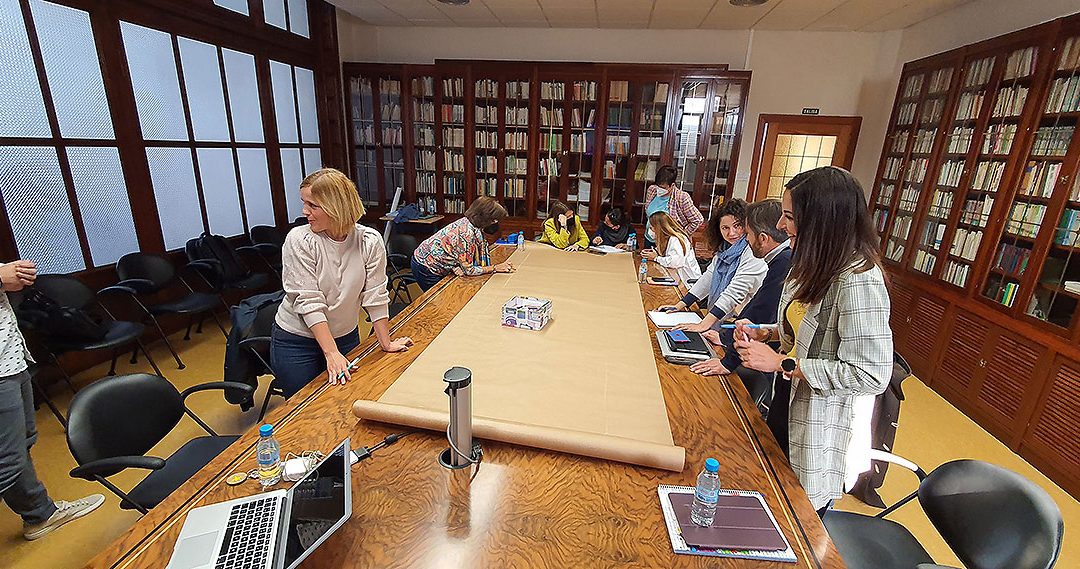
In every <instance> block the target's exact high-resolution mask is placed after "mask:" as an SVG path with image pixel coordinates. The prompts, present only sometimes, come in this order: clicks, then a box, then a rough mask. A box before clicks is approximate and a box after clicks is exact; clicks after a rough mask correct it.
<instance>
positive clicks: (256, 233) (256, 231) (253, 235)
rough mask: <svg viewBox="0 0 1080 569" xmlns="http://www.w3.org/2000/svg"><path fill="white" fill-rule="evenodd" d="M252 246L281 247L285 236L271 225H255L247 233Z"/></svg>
mask: <svg viewBox="0 0 1080 569" xmlns="http://www.w3.org/2000/svg"><path fill="white" fill-rule="evenodd" d="M248 237H249V238H250V239H251V243H252V244H256V245H257V244H259V243H267V244H270V245H277V246H278V247H281V246H282V245H284V244H285V236H284V235H282V234H281V232H280V231H278V230H277V228H276V227H274V226H272V225H256V226H254V227H252V228H251V231H250V232H249V233H248Z"/></svg>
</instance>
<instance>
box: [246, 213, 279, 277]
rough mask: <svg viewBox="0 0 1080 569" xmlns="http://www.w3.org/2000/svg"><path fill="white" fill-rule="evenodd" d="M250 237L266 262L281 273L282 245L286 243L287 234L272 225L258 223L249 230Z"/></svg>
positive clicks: (252, 243)
mask: <svg viewBox="0 0 1080 569" xmlns="http://www.w3.org/2000/svg"><path fill="white" fill-rule="evenodd" d="M248 239H250V240H251V246H252V247H254V248H255V251H256V252H258V253H259V255H260V256H261V257H262V258H263V260H264V261H265V262H266V264H267V265H268V266H269V267H270V268H272V269H274V270H275V271H277V273H278V274H279V275H280V274H281V247H282V246H283V245H285V236H284V235H282V234H281V232H280V231H278V229H277V228H276V227H274V226H272V225H256V226H253V227H252V228H251V229H250V230H249V231H248Z"/></svg>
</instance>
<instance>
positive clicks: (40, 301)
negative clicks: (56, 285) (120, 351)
mask: <svg viewBox="0 0 1080 569" xmlns="http://www.w3.org/2000/svg"><path fill="white" fill-rule="evenodd" d="M19 317H20V318H21V319H23V320H24V321H25V322H26V323H27V324H29V325H30V326H31V327H32V328H34V329H35V330H38V331H40V333H41V334H42V335H44V336H46V337H49V338H55V339H59V340H69V341H78V342H94V341H98V340H101V339H103V338H105V334H106V332H108V330H107V329H106V328H105V326H104V325H103V324H102V321H101V319H99V318H97V317H96V316H95V315H92V314H90V313H89V312H87V311H85V310H83V309H81V308H73V307H70V306H62V305H60V304H59V303H58V302H56V301H55V300H53V299H52V298H49V297H48V296H47V295H45V294H43V293H41V292H40V291H37V290H34V289H32V288H31V289H27V292H26V295H25V297H24V298H23V301H22V303H21V304H19Z"/></svg>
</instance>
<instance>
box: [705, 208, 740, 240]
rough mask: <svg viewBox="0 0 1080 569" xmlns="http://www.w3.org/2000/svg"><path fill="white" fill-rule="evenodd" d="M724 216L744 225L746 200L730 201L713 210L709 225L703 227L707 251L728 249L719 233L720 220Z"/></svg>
mask: <svg viewBox="0 0 1080 569" xmlns="http://www.w3.org/2000/svg"><path fill="white" fill-rule="evenodd" d="M725 215H730V216H731V217H734V218H735V221H736V222H737V223H738V224H739V225H746V200H741V199H739V198H735V199H731V200H728V201H726V202H724V203H722V204H720V206H719V207H718V208H717V209H715V210H713V213H712V216H711V217H709V223H708V224H707V225H705V243H706V244H707V245H708V247H709V249H716V250H723V249H727V247H728V242H727V241H724V236H723V235H722V234H721V233H720V220H721V219H723V217H724V216H725Z"/></svg>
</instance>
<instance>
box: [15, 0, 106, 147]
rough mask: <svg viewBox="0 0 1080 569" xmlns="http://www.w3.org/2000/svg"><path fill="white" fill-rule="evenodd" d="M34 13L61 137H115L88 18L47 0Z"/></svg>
mask: <svg viewBox="0 0 1080 569" xmlns="http://www.w3.org/2000/svg"><path fill="white" fill-rule="evenodd" d="M30 11H31V12H32V14H33V18H34V27H35V28H36V30H37V36H38V43H39V44H40V45H41V59H42V62H43V63H44V64H45V75H46V78H47V80H48V82H49V91H50V92H51V94H52V100H53V106H54V107H55V108H56V118H57V122H58V123H59V124H60V135H61V136H64V137H68V138H96V139H111V138H114V136H115V135H114V134H113V124H112V117H111V116H110V115H109V102H108V100H107V99H106V97H105V83H104V81H102V78H101V64H100V62H99V61H98V53H97V48H96V47H95V45H94V32H93V30H92V29H91V28H90V14H88V13H86V12H84V11H82V10H76V9H74V8H69V7H67V6H61V5H59V4H53V3H52V2H45V1H44V0H31V2H30ZM2 25H3V24H0V26H2ZM2 57H3V56H2V55H0V58H2ZM0 81H2V79H0ZM34 84H35V85H36V84H37V81H36V79H35V81H34ZM5 100H6V97H5ZM0 113H3V111H2V110H0Z"/></svg>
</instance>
